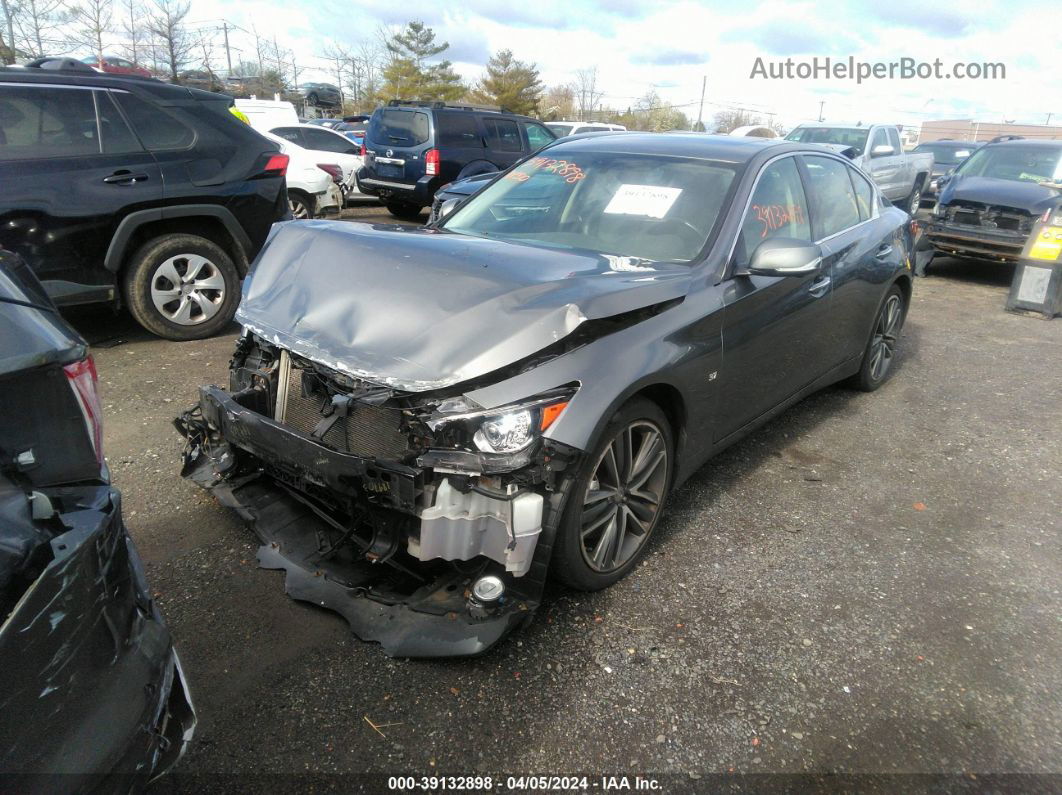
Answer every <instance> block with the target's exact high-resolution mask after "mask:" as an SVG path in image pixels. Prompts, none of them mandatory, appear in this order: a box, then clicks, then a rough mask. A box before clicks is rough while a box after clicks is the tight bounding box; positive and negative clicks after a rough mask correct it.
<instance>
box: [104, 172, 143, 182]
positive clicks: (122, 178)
mask: <svg viewBox="0 0 1062 795" xmlns="http://www.w3.org/2000/svg"><path fill="white" fill-rule="evenodd" d="M147 178H148V175H147V174H134V173H133V172H131V171H115V172H114V173H113V174H111V175H110V176H109V177H104V178H103V181H104V182H106V183H107V184H108V185H133V184H135V183H137V182H144V181H145V180H146V179H147Z"/></svg>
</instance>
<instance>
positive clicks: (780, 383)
mask: <svg viewBox="0 0 1062 795" xmlns="http://www.w3.org/2000/svg"><path fill="white" fill-rule="evenodd" d="M776 237H784V238H792V239H796V240H801V241H804V242H810V241H811V239H812V225H811V218H810V213H809V211H808V204H807V200H806V197H805V193H804V187H803V182H802V179H801V177H800V174H799V171H798V168H797V161H796V159H795V158H793V157H788V158H783V159H781V160H777V161H775V162H774V163H771V164H770V165H768V166H766V167H765V168H764V170H763V173H761V174H760V177H759V180H758V182H757V184H756V188H755V189H754V191H753V195H752V199H751V201H750V206H749V210H748V212H747V213H746V217H745V220H744V222H743V224H742V230H741V233H740V235H739V239H738V244H737V247H736V249H735V256H734V265H735V266H736V267H737V268H738V269H739V270H740V269H742V268H743V267H744V266H746V265H747V264H748V262H749V260H750V259H751V257H752V254H753V252H754V250H755V248H756V246H758V245H759V244H760V243H761V242H762V241H763V240H766V239H770V238H776ZM831 290H832V287H831V284H830V269H829V266H828V264H823V265H820V267H819V269H818V270H816V271H815V272H813V273H810V274H806V275H803V276H786V277H778V276H760V275H755V274H753V275H747V276H734V277H733V278H731V279H730V280H729V282H728V283H727V284H726V286H725V289H724V296H723V302H724V310H723V368H722V373H721V377H722V382H723V383H722V384H721V394H722V398H721V401H720V422H719V423H717V425H716V439H721V438H723V437H725V436H727V435H729V434H730V433H732V432H734V431H736V430H738V429H739V428H741V427H742V426H744V425H746V424H747V423H748V422H750V421H752V420H754V419H755V418H756V417H758V416H760V415H761V414H763V413H764V412H766V411H769V410H770V409H771V408H773V407H774V406H776V405H778V404H779V403H781V402H782V401H784V400H785V399H786V398H788V397H789V396H790V395H792V394H793V393H795V392H796V391H798V390H799V389H801V388H802V387H803V386H805V385H806V384H808V383H810V382H811V381H813V380H814V379H815V378H817V377H818V376H819V375H821V374H822V373H823V372H825V370H826V369H827V367H826V364H825V359H826V354H827V341H826V338H825V336H824V334H823V331H824V329H825V327H826V326H827V325H828V324H829V320H830V301H831Z"/></svg>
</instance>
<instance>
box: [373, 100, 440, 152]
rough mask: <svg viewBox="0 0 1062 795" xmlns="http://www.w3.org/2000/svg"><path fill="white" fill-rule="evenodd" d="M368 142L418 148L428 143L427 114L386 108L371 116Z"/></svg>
mask: <svg viewBox="0 0 1062 795" xmlns="http://www.w3.org/2000/svg"><path fill="white" fill-rule="evenodd" d="M368 136H369V140H370V141H375V142H376V143H379V144H383V145H384V146H419V145H420V144H423V143H427V141H428V114H427V113H422V112H421V111H413V110H400V109H397V108H393V109H392V108H387V109H386V110H380V111H377V112H376V113H374V114H373V117H372V120H371V121H370V122H369V132H368Z"/></svg>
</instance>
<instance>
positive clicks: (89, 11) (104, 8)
mask: <svg viewBox="0 0 1062 795" xmlns="http://www.w3.org/2000/svg"><path fill="white" fill-rule="evenodd" d="M69 8H70V16H71V22H72V23H73V27H72V28H71V30H70V44H71V45H73V46H74V47H85V48H88V49H90V50H92V54H93V55H95V56H96V57H97V58H103V50H104V46H103V41H104V38H108V37H109V36H110V33H111V14H112V8H111V0H80V2H77V3H74V4H72V5H71V6H70V7H69Z"/></svg>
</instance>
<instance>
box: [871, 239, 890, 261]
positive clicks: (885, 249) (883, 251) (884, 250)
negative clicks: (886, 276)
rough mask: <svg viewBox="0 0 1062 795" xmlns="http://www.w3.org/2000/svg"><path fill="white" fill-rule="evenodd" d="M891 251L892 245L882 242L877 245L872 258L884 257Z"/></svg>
mask: <svg viewBox="0 0 1062 795" xmlns="http://www.w3.org/2000/svg"><path fill="white" fill-rule="evenodd" d="M891 253H892V246H891V245H889V244H888V243H883V244H882V245H881V246H879V247H878V251H877V253H876V254H875V255H874V259H885V258H886V257H887V256H889V254H891Z"/></svg>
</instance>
